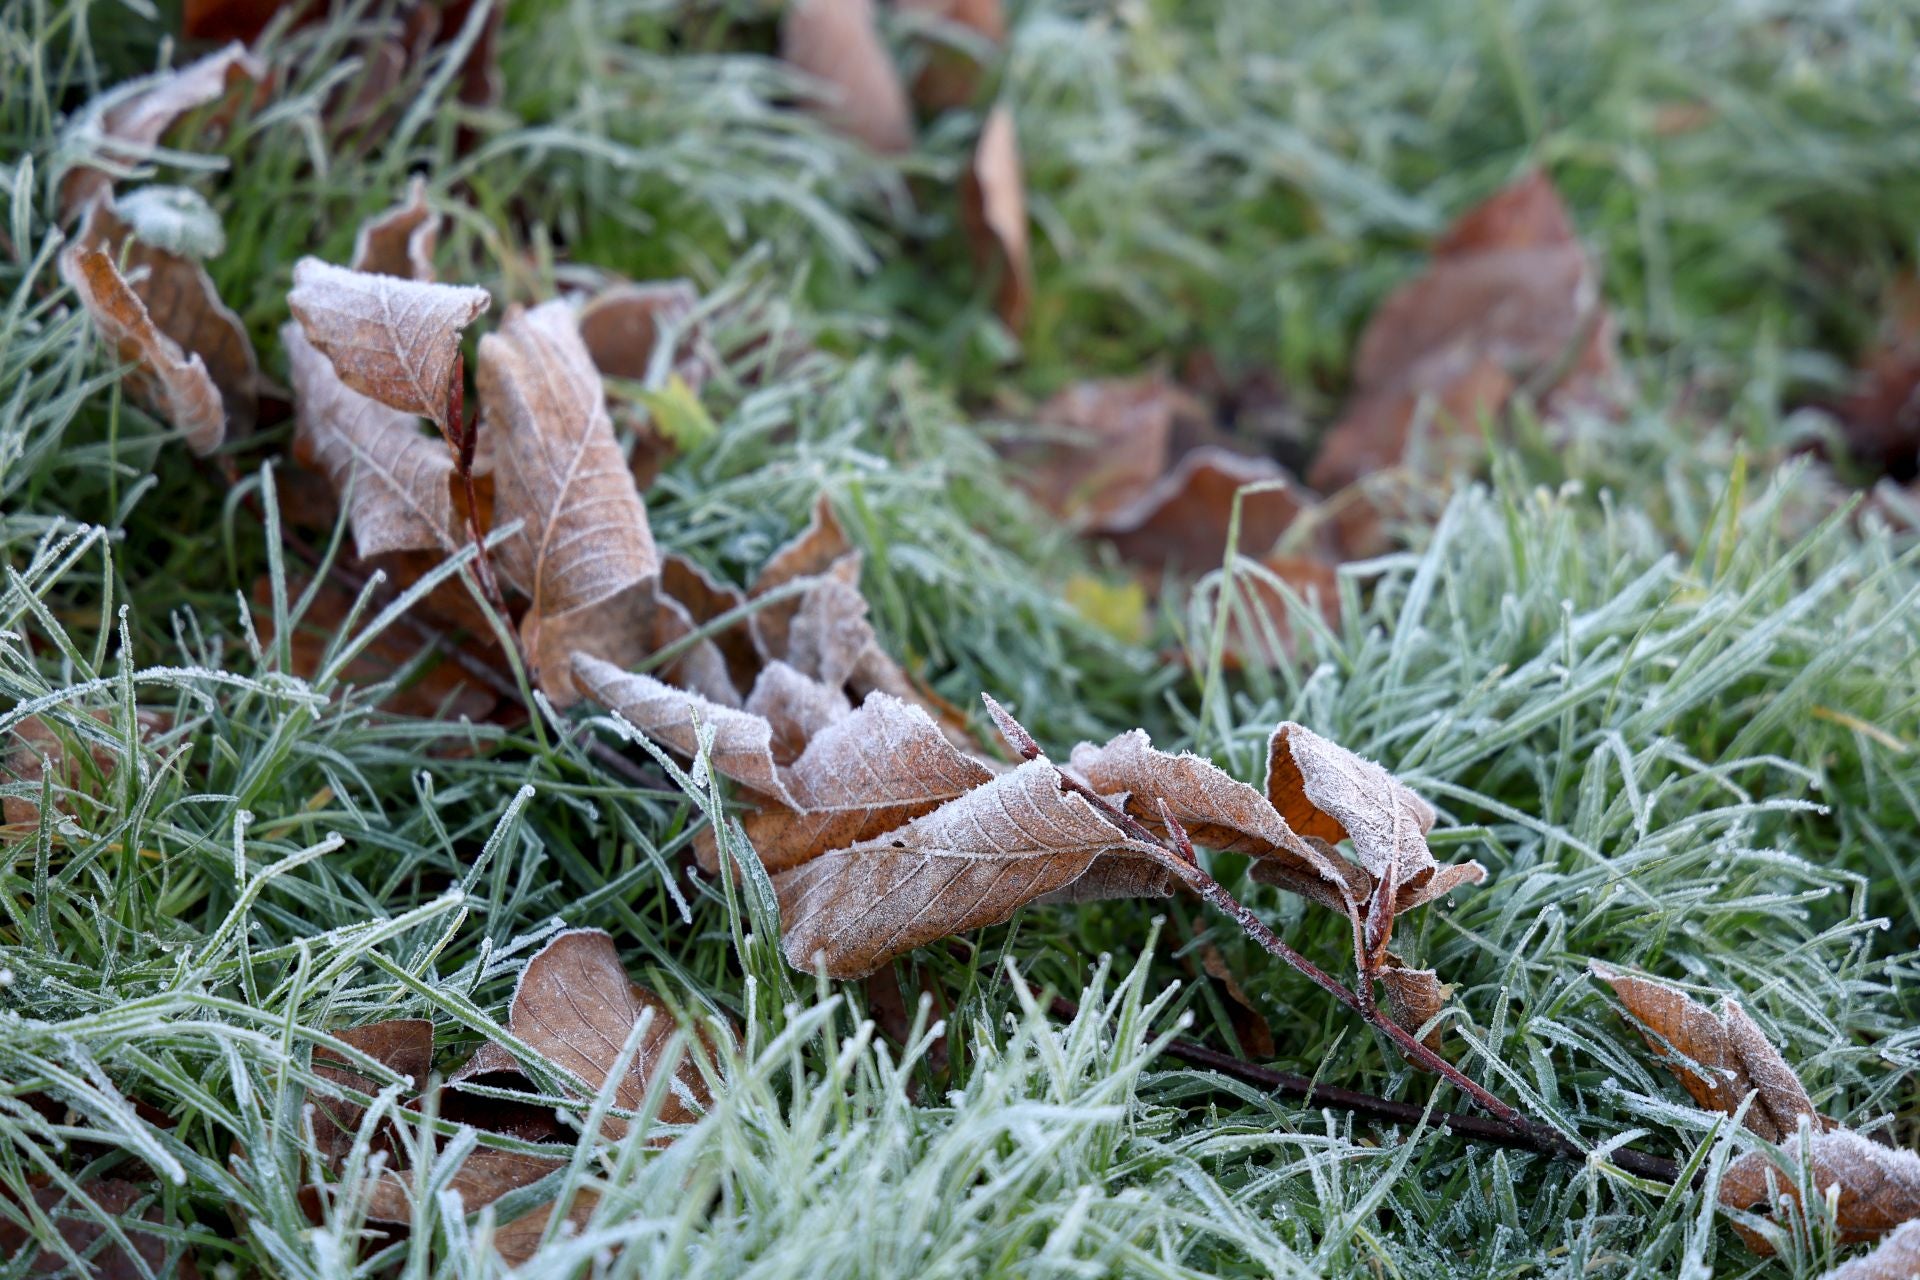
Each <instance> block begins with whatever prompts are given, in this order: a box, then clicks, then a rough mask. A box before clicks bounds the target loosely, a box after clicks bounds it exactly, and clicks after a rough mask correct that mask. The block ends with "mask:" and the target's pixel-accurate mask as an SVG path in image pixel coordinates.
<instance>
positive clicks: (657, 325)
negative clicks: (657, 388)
mask: <svg viewBox="0 0 1920 1280" xmlns="http://www.w3.org/2000/svg"><path fill="white" fill-rule="evenodd" d="M699 305H700V295H699V293H698V292H697V291H696V290H695V289H694V287H693V284H692V282H690V281H687V280H653V281H648V282H646V283H642V284H617V285H614V286H613V287H612V288H610V289H606V290H603V291H602V292H600V293H598V294H596V295H594V297H593V298H592V300H590V301H589V302H588V303H587V304H586V306H585V307H583V308H582V309H581V311H580V338H581V341H583V342H585V343H586V344H587V350H588V352H590V353H591V354H592V356H593V363H594V364H595V365H596V366H597V367H598V368H599V370H600V372H601V373H603V374H605V375H606V376H607V377H609V378H626V379H628V380H629V381H632V382H646V381H649V380H650V375H651V374H652V372H653V369H654V364H655V362H656V360H660V359H661V358H662V356H663V355H664V356H665V361H664V369H663V374H664V373H677V374H679V375H680V376H681V378H683V379H684V380H685V381H686V384H687V386H688V387H690V388H691V389H692V390H693V391H694V392H696V393H698V392H699V390H700V389H701V388H702V387H703V386H705V385H706V382H707V379H708V378H710V377H711V376H712V375H713V371H714V369H715V367H717V366H718V364H719V362H720V358H719V355H718V354H717V353H716V352H714V350H713V348H712V345H711V344H710V343H709V342H708V340H707V338H706V335H705V333H704V332H702V331H700V330H699V329H698V328H697V327H693V326H690V324H689V321H690V320H691V318H692V316H693V313H694V311H695V310H696V309H697V308H698V307H699ZM668 338H673V339H675V340H676V341H675V345H674V348H673V349H672V350H671V351H669V352H665V353H663V352H662V351H661V342H662V341H663V340H665V339H668ZM663 380H664V378H663Z"/></svg>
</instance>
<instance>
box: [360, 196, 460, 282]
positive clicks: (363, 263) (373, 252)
mask: <svg viewBox="0 0 1920 1280" xmlns="http://www.w3.org/2000/svg"><path fill="white" fill-rule="evenodd" d="M439 242H440V215H439V214H437V213H435V212H434V211H433V210H432V209H431V208H430V207H428V205H427V182H426V179H425V178H422V177H419V176H417V175H416V176H415V177H414V179H413V181H412V182H410V183H408V184H407V198H406V199H405V200H404V201H402V202H401V203H399V204H397V205H395V206H393V207H392V208H391V209H388V210H386V211H385V212H384V213H381V214H378V215H377V216H375V217H372V218H369V219H367V221H365V222H363V223H361V224H360V230H359V231H358V232H357V233H356V234H355V235H354V238H353V257H352V259H351V267H352V269H353V270H355V271H365V272H371V273H372V274H374V275H382V276H398V277H400V278H401V279H403V280H419V281H422V282H431V281H432V279H433V250H434V246H436V245H437V244H438V243H439Z"/></svg>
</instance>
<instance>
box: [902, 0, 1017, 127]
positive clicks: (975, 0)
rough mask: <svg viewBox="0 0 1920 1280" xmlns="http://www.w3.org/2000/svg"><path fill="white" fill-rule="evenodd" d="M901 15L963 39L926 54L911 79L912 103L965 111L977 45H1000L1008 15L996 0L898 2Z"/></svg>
mask: <svg viewBox="0 0 1920 1280" xmlns="http://www.w3.org/2000/svg"><path fill="white" fill-rule="evenodd" d="M896 7H897V8H899V10H900V11H901V12H902V13H911V14H915V15H918V16H919V17H920V18H921V19H922V20H923V21H926V22H927V23H928V24H929V26H930V27H932V28H935V29H936V30H937V29H939V28H945V29H946V30H951V31H954V32H956V33H958V34H959V35H961V36H962V37H963V38H964V41H965V43H964V44H963V43H962V41H960V40H954V39H945V40H941V41H939V42H938V43H936V44H935V45H933V47H931V48H930V49H929V50H928V51H927V63H926V65H925V66H924V67H923V68H921V71H920V74H919V75H918V76H916V77H915V78H914V82H913V97H914V101H916V102H918V103H919V104H920V105H921V106H923V107H925V108H927V109H929V110H932V111H946V110H950V109H952V108H954V107H964V106H966V105H967V104H968V103H970V102H972V101H973V99H974V97H975V95H976V94H977V93H978V91H979V87H980V80H981V65H980V58H979V56H978V53H977V52H976V50H975V48H974V47H972V46H976V45H979V44H983V43H984V44H987V45H1000V44H1004V43H1005V42H1006V38H1007V16H1006V14H1005V13H1004V12H1002V10H1001V7H1000V0H898V4H897V6H896Z"/></svg>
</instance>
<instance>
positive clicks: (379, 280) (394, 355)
mask: <svg viewBox="0 0 1920 1280" xmlns="http://www.w3.org/2000/svg"><path fill="white" fill-rule="evenodd" d="M492 301H493V300H492V298H490V297H489V296H488V294H487V291H486V290H485V289H473V288H467V287H464V286H455V285H445V284H427V283H423V282H421V281H418V280H402V279H400V278H399V277H397V276H384V275H374V274H372V273H370V272H365V271H349V270H347V269H346V268H344V267H335V266H330V265H329V264H327V263H324V262H322V261H320V260H319V259H318V258H302V259H301V260H300V261H299V262H298V263H297V264H295V266H294V268H293V291H292V292H291V293H289V294H288V295H287V305H288V306H289V307H291V308H292V310H293V314H294V318H295V319H297V320H298V321H299V322H300V325H301V327H302V328H303V329H304V330H305V331H306V335H307V341H309V342H311V343H312V344H313V345H314V346H315V347H316V348H318V349H319V350H320V351H321V352H322V353H323V354H325V355H326V357H327V358H328V359H329V360H331V361H333V368H334V372H336V373H337V374H339V376H340V380H341V381H342V382H344V383H346V384H347V385H348V386H349V387H352V388H353V389H354V390H355V391H358V392H359V393H360V394H361V395H364V396H371V397H372V398H373V399H375V400H378V401H379V402H380V403H381V404H384V405H386V406H387V407H388V408H391V409H399V410H401V411H402V412H404V413H411V414H416V415H418V416H419V417H422V418H427V419H430V420H431V421H432V422H434V423H435V424H436V425H438V426H439V427H440V429H441V430H442V431H447V430H449V429H450V428H451V427H452V426H453V425H454V424H450V423H449V422H448V419H447V412H448V407H449V406H448V400H449V396H450V393H451V392H452V390H453V386H454V379H455V376H456V374H457V372H458V368H459V356H460V332H461V330H463V329H465V328H466V327H467V326H468V325H469V324H472V323H473V321H474V320H475V319H476V318H477V317H478V316H479V315H480V313H481V312H483V311H485V310H486V309H487V307H488V306H489V305H491V303H492Z"/></svg>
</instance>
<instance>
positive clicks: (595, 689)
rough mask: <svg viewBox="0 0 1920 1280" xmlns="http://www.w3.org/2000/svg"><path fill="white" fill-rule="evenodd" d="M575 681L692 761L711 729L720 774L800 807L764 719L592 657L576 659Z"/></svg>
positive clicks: (714, 764)
mask: <svg viewBox="0 0 1920 1280" xmlns="http://www.w3.org/2000/svg"><path fill="white" fill-rule="evenodd" d="M573 678H574V680H575V682H576V683H577V684H578V685H579V687H580V688H581V689H582V690H583V691H584V692H586V693H587V694H588V695H590V696H591V697H592V698H593V699H594V701H596V702H598V703H599V704H600V705H601V706H603V707H606V708H608V709H609V710H611V711H617V712H619V713H620V715H621V717H622V718H623V719H625V720H626V721H627V723H628V724H631V725H632V726H633V727H634V728H636V729H638V730H639V731H640V732H642V733H644V734H646V735H647V736H648V737H649V738H652V739H653V740H654V741H655V742H658V743H660V744H661V745H662V746H664V747H666V748H668V749H669V750H672V751H675V752H678V753H679V754H680V755H683V756H686V757H688V758H692V757H693V756H694V755H696V754H697V753H698V751H699V739H698V736H697V733H696V729H695V723H696V721H697V722H698V725H699V727H700V728H703V729H711V730H712V732H713V747H712V751H711V753H710V755H709V757H708V761H709V763H710V764H711V765H712V767H713V769H714V771H715V772H716V773H718V774H720V775H721V776H722V777H725V778H731V779H733V780H734V781H735V782H738V783H739V784H741V785H742V786H744V787H749V788H751V789H752V790H754V791H758V792H759V793H761V794H762V795H764V796H768V797H770V798H772V799H774V800H776V801H778V802H779V803H781V804H784V805H786V806H787V807H788V808H795V807H797V806H796V805H795V804H794V801H793V798H792V796H791V795H790V794H788V792H787V786H786V781H785V778H784V776H783V774H784V771H783V770H782V769H781V768H780V766H779V765H778V764H777V763H776V762H775V761H774V758H773V726H771V725H770V724H768V723H767V721H766V720H765V719H764V718H763V717H761V716H757V715H750V714H748V713H747V712H744V711H737V710H735V709H733V708H731V707H723V706H720V705H719V704H717V703H714V702H712V701H709V700H708V699H706V698H702V697H701V696H700V695H699V694H696V693H690V692H688V691H687V690H685V689H676V688H674V687H673V686H672V685H668V684H663V683H661V682H660V681H658V680H656V679H654V678H653V677H652V676H649V675H642V674H639V673H637V672H630V671H625V670H622V669H621V668H619V667H616V666H614V665H613V664H612V663H610V662H606V661H603V660H602V659H599V658H596V657H593V656H592V655H590V654H576V655H575V657H574V660H573Z"/></svg>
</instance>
